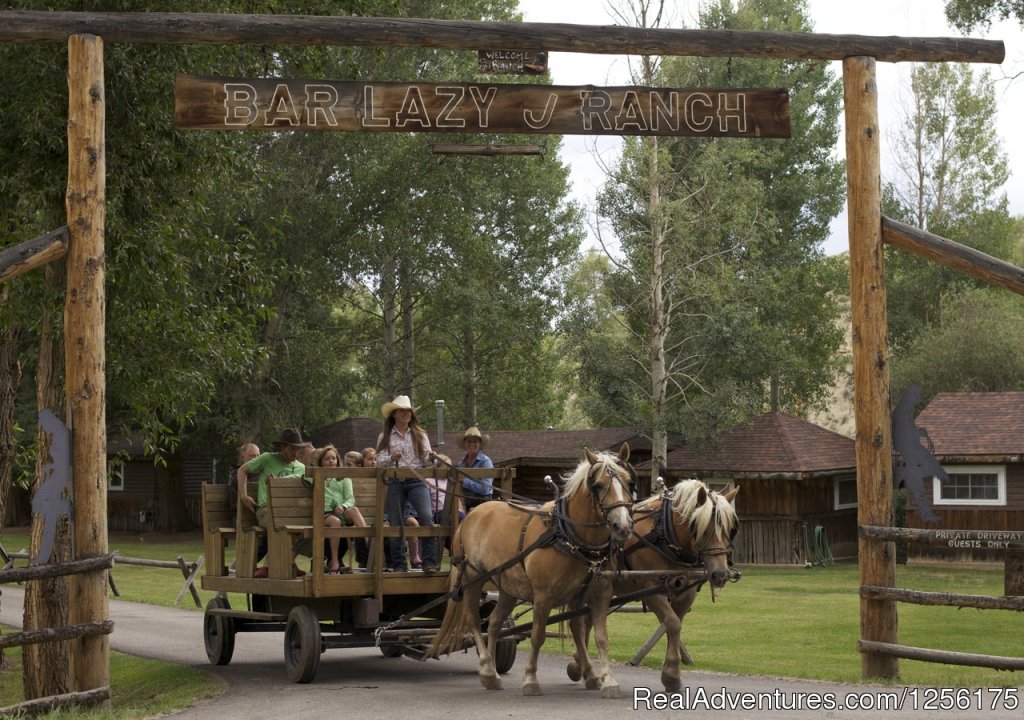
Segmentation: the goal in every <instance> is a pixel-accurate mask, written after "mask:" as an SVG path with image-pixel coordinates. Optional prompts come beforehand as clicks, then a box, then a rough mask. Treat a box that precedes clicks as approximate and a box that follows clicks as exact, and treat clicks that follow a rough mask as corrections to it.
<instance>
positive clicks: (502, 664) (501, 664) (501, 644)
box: [494, 620, 519, 675]
mask: <svg viewBox="0 0 1024 720" xmlns="http://www.w3.org/2000/svg"><path fill="white" fill-rule="evenodd" d="M505 627H512V621H511V620H506V621H505ZM518 651H519V642H518V641H517V640H516V639H515V638H509V639H507V640H499V641H498V644H497V645H496V646H495V648H494V669H495V670H496V671H497V673H498V674H499V675H504V674H505V673H507V672H508V671H509V670H511V669H512V666H513V665H515V664H516V653H517V652H518Z"/></svg>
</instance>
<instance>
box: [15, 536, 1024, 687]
mask: <svg viewBox="0 0 1024 720" xmlns="http://www.w3.org/2000/svg"><path fill="white" fill-rule="evenodd" d="M159 540H160V541H159V542H157V541H156V536H147V535H114V536H112V537H111V539H110V548H111V550H117V551H118V552H119V553H120V554H121V555H126V556H131V557H144V558H150V559H174V558H175V557H177V556H178V555H182V556H184V558H185V559H186V560H187V561H189V562H192V561H194V560H195V559H196V558H197V557H198V556H199V555H200V554H201V553H202V551H203V548H202V543H201V537H200V535H199V534H198V533H190V534H182V535H181V537H180V538H177V537H175V536H168V535H162V536H159ZM3 544H4V546H5V547H6V548H7V549H8V550H14V549H20V548H22V547H26V546H27V545H28V538H27V534H26V533H25V532H23V531H22V532H19V531H10V530H8V531H5V532H4V534H3ZM742 570H743V579H742V580H741V581H740V582H738V583H734V584H730V585H728V586H727V587H726V588H725V589H724V590H723V591H721V592H720V593H719V595H718V599H717V602H715V603H714V604H712V602H711V593H710V591H709V590H708V589H707V588H705V589H704V590H702V591H701V593H700V595H699V596H698V598H697V601H696V603H695V604H694V608H693V611H692V612H691V613H690V614H689V615H688V616H687V618H686V620H685V622H684V625H683V639H684V642H685V644H686V647H687V649H688V650H689V652H690V655H691V656H692V657H693V658H694V660H695V661H696V663H697V664H696V668H695V669H699V670H711V671H716V672H724V673H738V674H759V675H778V676H783V677H794V678H813V679H819V680H834V681H846V682H857V681H859V680H860V655H859V654H858V652H857V649H856V646H857V639H858V636H859V631H858V630H859V607H860V602H859V596H858V571H857V567H856V565H851V564H844V565H835V566H832V567H827V568H812V569H790V568H786V569H777V568H767V567H746V568H743V569H742ZM113 572H114V578H115V580H116V582H117V585H118V587H119V589H120V591H121V597H122V599H125V600H132V601H135V602H146V603H152V604H157V605H168V606H169V605H171V604H172V603H173V601H174V598H175V596H176V595H177V594H178V591H179V590H180V588H181V584H182V577H181V573H180V572H179V571H177V570H166V569H154V568H141V567H134V566H127V565H116V566H115V568H114V571H113ZM896 576H897V581H898V584H899V585H900V586H901V587H907V588H913V589H916V590H930V591H941V592H951V593H963V594H983V595H1001V594H1002V592H1003V571H1002V567H1001V566H996V565H984V566H964V565H955V566H954V565H938V564H931V565H917V564H912V565H910V566H902V565H901V566H899V567H898V568H897V571H896ZM202 596H203V602H204V605H205V602H206V601H207V600H209V599H210V598H211V597H213V593H210V592H203V593H202ZM232 605H233V606H236V607H244V598H241V597H239V598H232ZM181 607H182V608H187V609H192V610H195V611H196V612H198V611H199V610H197V609H196V608H195V606H194V604H193V602H192V599H191V597H190V596H188V595H186V596H185V597H184V598H183V600H182V603H181ZM898 609H899V623H900V630H899V641H900V642H901V643H903V644H905V645H916V646H919V647H930V648H937V649H944V650H956V651H960V652H973V653H983V654H989V655H1009V656H1021V655H1022V654H1024V652H1022V650H1021V648H1022V647H1024V614H1020V613H1013V612H1007V611H1001V610H985V611H981V610H969V609H964V610H957V609H955V608H945V607H922V606H917V605H910V604H905V603H900V604H899V606H898ZM656 626H657V619H656V618H655V616H654V615H653V614H650V613H647V614H626V613H618V614H616V615H614V616H613V617H612V618H611V620H610V634H611V642H612V653H613V657H614V658H615V659H616V660H618V661H620V662H626V661H628V660H629V659H630V658H632V657H633V655H634V654H635V653H636V651H637V649H638V648H639V647H640V646H641V645H642V644H643V643H644V642H645V641H646V640H647V638H648V637H649V636H650V634H651V633H652V632H653V631H654V629H655V627H656ZM196 642H201V638H198V637H197V638H196ZM545 647H546V648H547V649H548V650H550V651H553V652H563V651H569V650H570V647H569V643H568V641H565V642H559V641H557V640H549V641H548V643H547V645H546V646H545ZM663 654H664V640H662V641H661V642H660V643H659V644H658V645H657V646H656V647H655V648H654V649H653V650H652V651H651V653H650V654H649V655H648V656H647V658H646V659H645V663H644V664H645V665H648V666H651V667H657V666H660V664H661V659H662V656H663ZM900 671H901V675H902V678H901V682H908V683H918V684H924V685H936V686H953V687H980V686H1000V685H1014V686H1017V685H1021V684H1022V679H1024V675H1022V674H1021V673H1008V672H997V671H995V670H985V669H981V668H965V667H957V666H949V665H940V664H933V663H923V662H918V661H912V660H901V661H900Z"/></svg>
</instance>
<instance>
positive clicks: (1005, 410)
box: [915, 392, 1024, 457]
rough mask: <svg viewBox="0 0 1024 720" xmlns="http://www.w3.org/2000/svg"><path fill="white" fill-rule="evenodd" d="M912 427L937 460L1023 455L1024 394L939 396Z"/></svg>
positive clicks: (941, 394)
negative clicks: (925, 435)
mask: <svg viewBox="0 0 1024 720" xmlns="http://www.w3.org/2000/svg"><path fill="white" fill-rule="evenodd" d="M915 424H916V425H917V426H918V427H920V428H922V429H924V430H927V431H928V436H929V437H930V438H931V440H932V443H933V445H934V450H933V451H932V452H933V454H934V455H936V456H937V457H938V456H945V457H957V456H1007V457H1021V456H1024V392H978V393H940V394H938V395H936V396H935V397H934V398H933V399H932V401H931V402H930V403H928V407H926V408H925V409H924V410H923V411H922V412H921V414H920V415H918V416H917V419H916V420H915Z"/></svg>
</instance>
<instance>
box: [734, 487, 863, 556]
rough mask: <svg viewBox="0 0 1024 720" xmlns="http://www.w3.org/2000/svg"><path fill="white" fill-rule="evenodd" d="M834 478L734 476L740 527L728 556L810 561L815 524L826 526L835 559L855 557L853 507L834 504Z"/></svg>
mask: <svg viewBox="0 0 1024 720" xmlns="http://www.w3.org/2000/svg"><path fill="white" fill-rule="evenodd" d="M833 483H834V479H833V478H831V477H822V478H814V479H802V480H795V479H794V480H782V479H771V480H761V479H758V480H736V481H735V484H736V485H738V486H740V488H741V489H740V493H739V495H737V496H736V513H737V515H738V516H739V519H740V529H739V532H738V533H737V535H736V541H735V546H734V549H733V561H734V562H737V563H743V564H756V565H791V564H799V565H802V564H804V563H806V562H809V561H810V559H811V558H810V552H809V550H810V548H809V547H808V546H809V544H810V543H811V542H813V538H814V530H815V528H816V527H817V526H819V525H820V526H822V527H824V528H825V536H826V537H827V539H828V543H829V548H830V550H831V552H832V555H833V557H834V558H836V559H842V558H855V557H856V556H857V508H855V507H854V508H845V509H842V510H836V509H835V496H834V492H835V491H834V489H833Z"/></svg>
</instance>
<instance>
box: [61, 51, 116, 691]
mask: <svg viewBox="0 0 1024 720" xmlns="http://www.w3.org/2000/svg"><path fill="white" fill-rule="evenodd" d="M104 95H105V93H104V79H103V39H102V38H100V37H96V36H95V35H72V36H71V37H70V38H68V188H67V216H68V229H69V232H70V241H69V243H68V254H67V290H66V293H67V295H66V299H65V305H64V332H65V343H64V345H65V362H66V365H67V395H68V412H69V415H70V417H71V422H70V423H69V426H70V427H71V447H72V450H71V453H72V472H73V482H74V502H75V518H74V523H75V527H74V542H75V554H76V559H84V558H90V557H96V556H100V555H106V554H107V423H106V409H105V402H106V378H105V375H104V372H105V366H106V350H105V346H104V345H105V339H106V327H105V325H104V322H105V309H106V291H105V287H104V283H105V280H106V260H105V258H104V247H103V241H104V223H105V218H106V143H105V139H104V121H105V114H106V113H105V104H104V103H105V100H104ZM70 593H71V597H70V602H69V609H70V612H69V623H70V624H84V623H90V622H98V621H104V620H107V619H108V615H109V613H108V609H109V608H108V605H107V577H106V572H105V571H102V570H99V571H95V572H90V573H85V574H82V575H75V576H73V577H72V578H71V582H70ZM71 647H72V651H71V663H72V683H73V687H74V689H75V690H77V691H79V692H83V691H88V690H93V689H96V688H102V687H106V686H108V685H109V684H110V670H109V659H110V657H109V656H110V643H109V640H108V638H107V636H106V635H96V636H92V637H82V638H78V639H76V640H74V641H73V642H72V646H71ZM104 702H109V701H104Z"/></svg>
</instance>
